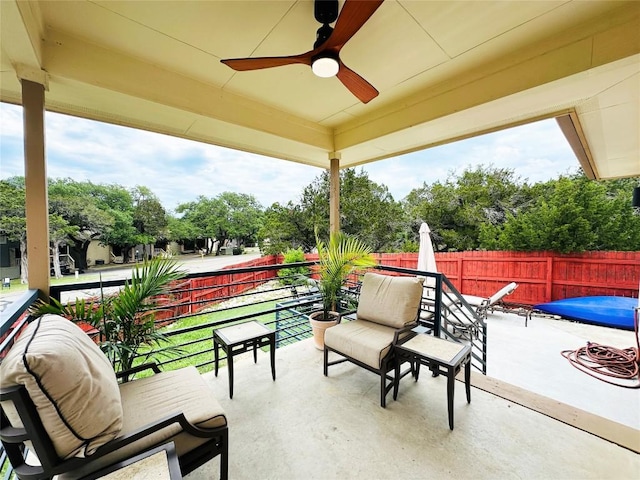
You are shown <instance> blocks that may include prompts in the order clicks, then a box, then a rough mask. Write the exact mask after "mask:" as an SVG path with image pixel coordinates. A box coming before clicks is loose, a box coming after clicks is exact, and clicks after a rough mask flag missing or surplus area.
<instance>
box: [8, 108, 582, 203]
mask: <svg viewBox="0 0 640 480" xmlns="http://www.w3.org/2000/svg"><path fill="white" fill-rule="evenodd" d="M45 125H46V133H45V135H46V139H45V142H46V158H47V175H48V177H49V178H72V179H73V180H77V181H85V180H88V181H91V182H93V183H102V184H114V183H115V184H119V185H122V186H124V187H127V188H134V187H136V186H138V185H141V186H146V187H148V188H150V189H151V191H152V192H153V193H154V194H155V195H156V196H157V197H158V198H159V199H160V202H161V203H162V205H163V206H164V207H165V208H166V209H168V210H170V211H173V210H174V209H175V208H176V207H177V206H178V205H179V204H180V203H186V202H190V201H193V200H196V199H197V198H198V196H200V195H203V196H205V197H209V198H211V197H215V196H217V195H218V194H220V193H222V192H225V191H230V192H235V193H246V194H251V195H253V196H254V197H255V198H256V199H257V200H258V201H259V202H260V203H261V204H262V206H263V207H268V206H270V205H271V204H272V203H274V202H280V203H286V202H288V201H290V200H291V201H293V202H297V201H298V200H299V199H300V196H301V194H302V190H303V189H304V187H306V186H307V185H309V184H310V183H311V182H312V181H313V180H314V179H315V178H316V177H318V176H319V175H320V174H321V173H322V169H320V168H317V167H310V166H306V165H301V164H298V163H294V162H288V161H283V160H278V159H273V158H269V157H264V156H261V155H255V154H250V153H245V152H240V151H235V150H231V149H228V148H223V147H217V146H214V145H208V144H203V143H198V142H194V141H190V140H185V139H181V138H175V137H170V136H167V135H161V134H156V133H150V132H145V131H141V130H134V129H131V128H127V127H121V126H116V125H110V124H105V123H100V122H95V121H91V120H85V119H81V118H75V117H70V116H67V115H61V114H56V113H51V112H47V113H46V117H45ZM23 157H24V144H23V138H22V108H21V107H17V106H14V105H9V104H6V103H0V178H2V179H5V178H9V177H12V176H16V175H19V176H24V161H23ZM477 165H484V166H485V167H488V166H492V167H495V168H509V169H513V171H514V174H515V176H516V177H519V178H520V180H521V181H528V182H529V183H536V182H543V181H546V180H549V179H552V178H557V177H558V176H559V175H561V174H567V173H573V172H576V171H579V164H578V161H577V159H576V158H575V155H574V154H573V152H572V151H571V148H570V147H569V145H568V143H567V141H566V140H565V138H564V136H563V135H562V132H561V131H560V129H559V127H558V126H557V124H556V122H555V120H553V119H551V120H544V121H541V122H536V123H533V124H529V125H525V126H521V127H514V128H511V129H508V130H503V131H500V132H495V133H491V134H487V135H483V136H480V137H475V138H471V139H467V140H462V141H459V142H456V143H451V144H448V145H442V146H439V147H435V148H431V149H428V150H423V151H421V152H415V153H411V154H407V155H402V156H398V157H394V158H391V159H387V160H381V161H378V162H374V163H371V164H368V165H363V166H361V167H356V168H357V170H358V171H359V170H360V169H362V170H364V171H366V172H367V173H368V175H369V178H370V179H371V180H372V181H374V182H376V183H379V184H383V185H385V186H387V188H388V189H389V192H390V193H391V194H392V195H393V198H394V199H395V200H402V199H403V198H404V197H405V196H407V195H408V194H409V192H410V191H411V190H413V189H415V188H420V187H422V186H423V184H424V183H426V184H428V185H430V184H432V183H434V182H436V181H440V182H443V181H445V180H446V179H447V177H448V176H450V175H455V174H459V173H462V172H463V171H464V169H465V168H467V167H472V168H473V167H475V166H477Z"/></svg>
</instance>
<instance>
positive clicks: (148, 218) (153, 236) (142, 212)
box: [123, 186, 169, 258]
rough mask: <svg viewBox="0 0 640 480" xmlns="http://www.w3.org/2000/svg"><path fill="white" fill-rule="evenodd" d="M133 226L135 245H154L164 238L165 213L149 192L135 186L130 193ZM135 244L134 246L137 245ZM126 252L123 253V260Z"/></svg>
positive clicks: (156, 199)
mask: <svg viewBox="0 0 640 480" xmlns="http://www.w3.org/2000/svg"><path fill="white" fill-rule="evenodd" d="M132 196H133V202H134V208H133V226H134V227H135V228H136V231H137V233H138V235H137V240H138V242H137V243H141V244H143V245H154V244H155V243H156V242H157V241H158V240H159V239H160V238H165V236H166V228H167V225H168V223H169V222H168V219H167V212H166V211H165V209H164V207H163V206H162V204H161V203H160V200H158V197H156V196H155V195H154V194H153V192H152V191H151V190H149V189H148V188H147V187H141V186H137V187H136V188H134V189H133V191H132ZM137 243H136V244H137ZM127 253H128V252H126V251H125V252H123V256H124V257H125V258H127V257H128V255H127Z"/></svg>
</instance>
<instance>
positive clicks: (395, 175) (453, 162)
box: [363, 120, 580, 200]
mask: <svg viewBox="0 0 640 480" xmlns="http://www.w3.org/2000/svg"><path fill="white" fill-rule="evenodd" d="M477 165H484V166H486V167H488V166H490V165H491V166H493V167H495V168H509V169H512V170H513V171H514V174H515V176H516V177H520V179H521V180H522V181H526V180H528V181H529V182H530V183H535V182H542V181H546V180H549V179H552V178H557V177H558V176H559V175H560V174H565V173H567V172H568V171H576V170H577V169H579V167H580V165H579V163H578V160H577V159H576V157H575V155H574V154H573V151H572V150H571V148H570V147H569V145H568V143H567V141H566V140H565V138H564V136H563V134H562V132H561V131H560V129H559V127H558V126H557V124H556V122H555V120H545V121H541V122H536V123H531V124H528V125H523V126H521V127H514V128H511V129H508V130H502V131H500V132H494V133H491V134H487V135H482V136H479V137H474V138H470V139H467V140H462V141H459V142H455V143H450V144H447V145H441V146H439V147H434V148H431V149H428V150H423V151H421V152H415V153H411V154H407V155H403V156H401V157H396V158H392V159H389V160H382V161H380V162H376V163H372V164H367V165H364V166H363V168H364V170H365V171H367V172H368V173H369V178H371V179H372V180H374V181H375V182H377V183H383V184H385V185H387V187H389V190H390V191H391V193H392V194H393V197H394V198H395V199H396V200H401V199H403V198H404V197H405V196H406V195H407V194H408V193H409V192H410V191H411V190H412V189H414V188H419V187H421V186H422V185H423V184H424V183H427V184H431V183H434V182H436V181H440V182H443V181H445V180H446V179H447V177H448V176H449V175H450V174H451V173H452V172H453V173H454V174H459V173H461V172H462V171H463V170H464V169H465V168H467V167H471V168H473V167H475V166H477Z"/></svg>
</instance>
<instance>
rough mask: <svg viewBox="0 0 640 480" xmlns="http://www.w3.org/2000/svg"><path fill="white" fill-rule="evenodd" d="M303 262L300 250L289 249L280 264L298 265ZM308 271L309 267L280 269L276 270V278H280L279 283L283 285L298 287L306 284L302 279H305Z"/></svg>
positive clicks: (302, 254)
mask: <svg viewBox="0 0 640 480" xmlns="http://www.w3.org/2000/svg"><path fill="white" fill-rule="evenodd" d="M304 261H305V258H304V252H303V251H302V248H295V249H293V248H290V249H289V250H287V251H286V252H285V253H284V260H283V261H282V263H298V262H304ZM310 271H311V270H309V267H289V268H281V269H280V270H278V277H280V281H281V282H282V283H283V284H285V285H300V284H303V283H306V280H305V279H304V278H302V277H303V276H304V277H307V276H308V275H309V273H310Z"/></svg>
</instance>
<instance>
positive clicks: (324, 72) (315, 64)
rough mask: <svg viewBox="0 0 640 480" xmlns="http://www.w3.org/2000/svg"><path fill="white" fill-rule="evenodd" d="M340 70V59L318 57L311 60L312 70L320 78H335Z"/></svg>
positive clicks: (330, 56) (326, 56)
mask: <svg viewBox="0 0 640 480" xmlns="http://www.w3.org/2000/svg"><path fill="white" fill-rule="evenodd" d="M339 69H340V64H339V63H338V59H337V58H335V57H333V56H332V55H326V54H324V55H318V56H317V57H315V58H313V59H312V60H311V70H313V73H315V74H316V75H317V76H318V77H322V78H329V77H335V76H336V75H337V73H338V70H339Z"/></svg>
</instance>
